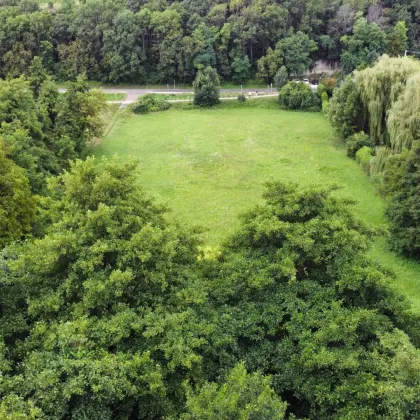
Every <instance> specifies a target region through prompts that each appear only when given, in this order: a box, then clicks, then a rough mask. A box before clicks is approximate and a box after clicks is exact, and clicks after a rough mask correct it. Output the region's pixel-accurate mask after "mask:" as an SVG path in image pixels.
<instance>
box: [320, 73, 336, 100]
mask: <svg viewBox="0 0 420 420" xmlns="http://www.w3.org/2000/svg"><path fill="white" fill-rule="evenodd" d="M321 85H322V86H324V88H325V90H326V92H327V93H328V96H332V94H333V90H334V88H335V87H336V86H337V78H336V77H329V78H328V79H327V78H323V79H322V80H321V83H320V84H319V86H321Z"/></svg>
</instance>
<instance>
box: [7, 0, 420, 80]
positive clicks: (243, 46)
mask: <svg viewBox="0 0 420 420" xmlns="http://www.w3.org/2000/svg"><path fill="white" fill-rule="evenodd" d="M419 14H420V3H419V0H399V1H394V0H392V1H391V0H386V1H381V2H378V1H376V0H348V1H342V0H333V1H330V0H293V1H280V0H229V1H227V0H183V1H172V0H88V1H81V2H76V1H75V0H63V1H62V2H60V3H53V2H51V3H48V4H47V3H45V4H41V6H40V5H39V3H38V1H37V0H21V1H19V0H2V1H1V6H0V76H1V77H16V76H19V75H21V74H23V73H26V72H27V71H28V68H29V66H30V63H31V62H32V59H33V58H34V57H35V56H39V57H41V59H42V63H43V65H44V67H45V68H46V69H47V70H48V72H50V73H51V74H54V75H55V76H57V77H58V78H59V79H61V80H74V79H75V78H76V77H77V76H78V75H79V74H81V73H86V75H87V77H88V78H89V79H91V80H98V81H102V82H110V83H117V82H136V83H151V84H153V83H172V82H173V81H174V80H176V82H178V83H179V82H185V83H187V82H188V83H189V82H192V80H194V77H195V74H196V72H197V70H198V69H201V68H204V67H207V66H212V67H214V68H216V70H217V72H218V74H219V76H220V77H221V78H222V79H223V80H226V81H234V82H236V83H243V82H245V81H246V80H248V79H250V78H258V79H261V80H264V81H265V82H272V81H273V78H274V75H275V73H276V71H277V70H278V68H279V67H281V66H282V65H284V66H285V67H286V68H287V70H288V72H289V75H295V76H300V75H302V74H303V73H304V72H306V71H307V70H308V69H310V68H311V66H313V63H314V62H318V60H325V61H326V62H327V65H330V66H334V65H340V64H341V65H342V68H343V70H344V71H345V72H347V73H350V72H351V71H352V70H353V69H355V68H357V67H359V68H360V67H363V66H366V65H370V64H372V63H373V62H374V61H375V60H376V59H377V58H378V57H379V56H380V55H382V54H383V53H388V54H390V55H391V56H393V55H399V54H401V53H402V52H403V51H404V50H405V49H407V48H408V49H410V50H419V49H420V47H419V43H420V31H419V28H420V23H419V22H420V18H419Z"/></svg>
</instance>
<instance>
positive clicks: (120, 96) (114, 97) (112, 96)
mask: <svg viewBox="0 0 420 420" xmlns="http://www.w3.org/2000/svg"><path fill="white" fill-rule="evenodd" d="M105 96H106V99H107V101H123V100H124V99H125V97H126V96H127V94H125V93H105Z"/></svg>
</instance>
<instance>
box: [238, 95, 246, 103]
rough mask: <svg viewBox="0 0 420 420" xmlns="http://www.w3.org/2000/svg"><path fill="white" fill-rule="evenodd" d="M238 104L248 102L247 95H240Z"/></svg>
mask: <svg viewBox="0 0 420 420" xmlns="http://www.w3.org/2000/svg"><path fill="white" fill-rule="evenodd" d="M238 102H241V103H244V102H246V96H245V95H238Z"/></svg>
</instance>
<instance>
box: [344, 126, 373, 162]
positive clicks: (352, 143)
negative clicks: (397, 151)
mask: <svg viewBox="0 0 420 420" xmlns="http://www.w3.org/2000/svg"><path fill="white" fill-rule="evenodd" d="M364 146H367V147H370V148H371V149H373V148H374V147H375V144H374V143H373V142H372V140H371V139H370V138H369V136H368V135H367V134H365V132H364V131H361V132H360V133H356V134H354V135H353V136H351V137H349V138H348V139H347V140H346V150H347V156H348V157H351V158H352V159H355V158H356V153H357V152H358V151H359V150H360V149H361V148H362V147H364Z"/></svg>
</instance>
